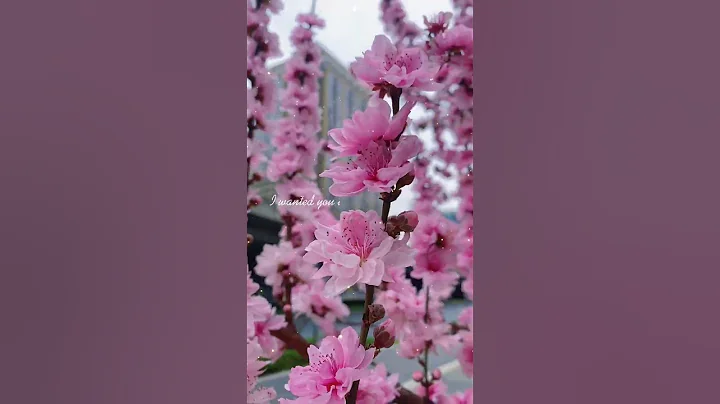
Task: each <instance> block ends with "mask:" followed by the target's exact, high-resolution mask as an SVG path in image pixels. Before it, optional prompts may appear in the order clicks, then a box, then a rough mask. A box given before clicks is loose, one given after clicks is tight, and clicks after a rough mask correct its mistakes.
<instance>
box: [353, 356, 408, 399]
mask: <svg viewBox="0 0 720 404" xmlns="http://www.w3.org/2000/svg"><path fill="white" fill-rule="evenodd" d="M398 378H399V375H398V374H397V373H395V374H392V375H388V372H387V368H386V367H385V365H384V364H382V363H381V364H379V365H377V366H376V367H375V368H374V369H372V370H371V371H370V374H369V375H368V376H366V377H364V378H362V379H360V386H359V388H358V395H357V404H387V403H390V402H392V401H393V400H394V399H395V397H397V395H398V391H397V387H396V385H397V382H398Z"/></svg>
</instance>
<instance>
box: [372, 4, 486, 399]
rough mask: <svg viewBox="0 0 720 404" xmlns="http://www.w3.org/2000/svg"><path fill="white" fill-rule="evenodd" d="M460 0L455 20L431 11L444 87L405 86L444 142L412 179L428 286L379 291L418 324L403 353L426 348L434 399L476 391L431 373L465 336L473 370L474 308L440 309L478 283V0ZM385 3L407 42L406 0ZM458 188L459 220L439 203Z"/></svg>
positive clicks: (420, 274)
mask: <svg viewBox="0 0 720 404" xmlns="http://www.w3.org/2000/svg"><path fill="white" fill-rule="evenodd" d="M453 4H454V6H455V12H456V15H457V17H456V18H455V19H454V20H453V13H450V12H442V13H439V14H437V15H435V16H430V17H425V18H424V23H425V27H426V30H425V34H426V40H425V44H424V46H423V49H422V50H423V51H424V52H425V53H426V54H427V55H428V60H429V61H430V63H434V64H436V65H439V66H440V68H439V71H438V72H437V74H436V75H435V76H434V81H435V83H436V84H438V85H440V86H441V88H439V89H437V91H435V92H433V93H432V94H427V93H423V92H421V91H420V89H411V91H406V92H405V96H406V97H407V98H408V99H409V100H411V102H417V103H418V104H419V105H420V106H422V107H423V109H425V110H426V111H427V112H429V114H428V115H429V116H428V118H426V120H424V121H421V122H419V124H416V125H415V128H417V129H420V130H422V129H426V128H429V129H431V130H432V131H433V134H434V140H435V142H436V144H437V149H436V150H427V151H426V153H425V155H424V156H421V157H420V158H419V159H418V161H417V170H416V181H415V183H414V184H413V185H414V190H415V191H416V193H417V195H418V198H417V200H416V203H415V206H414V208H415V210H416V212H417V213H418V214H419V215H420V217H421V218H422V219H421V221H420V224H419V225H418V227H417V229H415V231H414V232H413V235H412V238H411V240H410V244H411V245H412V246H413V248H415V250H416V254H415V257H416V263H415V266H414V267H413V270H412V271H411V274H410V276H411V277H413V278H416V279H422V281H423V290H421V291H420V292H419V293H418V294H417V295H412V294H410V293H408V292H413V291H414V289H410V288H409V287H408V286H406V287H405V288H398V289H399V290H392V289H393V288H392V287H391V288H389V290H387V291H385V292H382V293H381V295H380V296H379V298H380V299H381V300H382V301H383V304H384V306H385V307H386V308H388V307H392V306H391V304H395V305H397V306H398V307H399V309H398V310H392V312H393V313H401V314H398V315H399V316H401V317H402V318H403V322H404V323H405V324H411V326H407V325H406V326H405V327H406V330H404V332H401V333H399V337H400V338H401V341H402V343H401V347H400V353H401V355H403V356H406V357H411V358H412V357H417V356H421V355H422V356H424V357H421V358H420V359H419V362H420V364H421V366H422V367H423V369H424V372H417V374H416V378H415V379H416V381H418V382H419V383H420V386H419V391H418V393H419V394H420V395H426V396H428V397H429V398H430V399H431V400H433V401H434V402H446V403H463V402H467V401H466V400H467V399H468V395H470V396H471V394H472V392H471V390H468V391H467V392H465V393H464V394H461V395H455V396H447V395H446V394H445V390H446V388H445V386H444V384H443V383H442V382H441V381H440V377H435V376H437V373H439V371H438V370H437V369H436V370H435V371H433V372H432V374H430V372H429V369H428V366H429V364H428V363H427V353H428V352H429V351H431V350H433V349H435V347H436V346H440V347H443V348H446V349H448V348H451V347H453V346H454V345H455V344H458V343H459V344H460V348H459V353H458V360H459V362H460V363H461V366H462V369H463V371H464V372H465V374H466V375H467V376H468V377H472V358H473V357H472V352H473V345H472V308H469V309H467V310H466V311H465V312H463V313H462V314H461V316H460V318H459V320H458V323H456V324H452V325H449V324H447V323H445V321H444V319H443V318H442V314H441V313H442V301H443V300H444V299H446V298H447V297H449V295H450V294H451V293H452V291H453V290H454V288H455V287H456V285H457V282H458V281H459V280H460V278H463V279H464V281H463V283H462V290H463V292H464V293H465V294H466V296H467V297H468V298H470V299H472V284H473V282H472V277H473V271H472V262H473V261H472V257H473V249H472V247H473V242H472V237H473V236H472V234H473V233H472V155H473V154H472V124H473V122H472V69H473V50H472V43H473V35H472V1H468V0H464V1H462V0H455V1H454V2H453ZM389 5H392V6H389ZM380 9H381V20H382V21H383V23H384V25H385V29H386V32H388V33H389V34H390V35H392V36H393V37H394V38H395V40H396V43H398V44H401V43H403V39H405V38H406V37H405V36H404V35H403V34H402V33H401V32H400V33H398V31H397V27H398V26H403V25H404V22H403V21H402V18H404V15H405V14H404V11H403V10H402V5H401V4H400V2H396V1H383V2H381V6H380ZM389 21H392V26H391V25H390V24H389V23H388V22H389ZM453 173H454V174H455V175H454V177H455V179H456V181H457V183H458V184H459V185H458V188H457V190H456V191H455V193H454V195H448V194H447V193H446V192H444V190H443V187H442V186H441V185H440V184H439V181H438V180H436V179H435V178H437V177H439V179H440V181H442V180H446V179H449V178H452V177H453ZM451 196H452V197H455V198H457V199H458V200H459V209H458V213H457V218H458V220H459V221H460V223H459V224H456V223H454V222H451V221H450V220H448V219H446V218H445V217H444V216H443V215H442V214H441V213H440V211H439V209H438V207H439V206H440V205H442V204H443V203H445V202H447V201H448V200H449V199H450V197H451ZM395 285H398V283H396V284H395ZM425 285H428V286H425ZM429 285H432V287H430V286H429ZM423 294H424V296H423ZM422 303H424V306H425V309H424V310H422V306H421V304H422ZM413 308H414V309H415V310H414V311H413V310H412V309H413ZM408 317H409V318H408ZM391 318H392V317H391ZM470 400H471V397H470Z"/></svg>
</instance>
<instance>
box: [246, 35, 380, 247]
mask: <svg viewBox="0 0 720 404" xmlns="http://www.w3.org/2000/svg"><path fill="white" fill-rule="evenodd" d="M318 45H319V48H320V50H321V53H322V59H323V60H322V64H321V69H322V72H323V77H322V78H321V79H320V112H321V117H322V124H321V128H322V129H321V131H320V133H318V136H319V137H321V138H322V139H328V137H327V132H328V131H329V130H330V129H334V128H339V127H341V126H342V123H343V120H345V119H348V118H350V117H351V116H352V114H353V112H355V111H358V110H364V109H365V107H366V106H367V102H368V100H369V98H370V95H371V93H370V91H369V90H368V89H366V88H365V87H363V86H361V85H360V84H359V83H358V81H357V80H356V79H355V78H354V77H352V75H351V74H350V72H349V71H348V67H347V66H345V65H344V64H342V63H341V62H340V61H339V60H338V59H337V58H336V57H335V56H333V55H332V54H331V53H330V52H329V51H328V50H327V48H325V47H324V46H323V45H322V44H318ZM284 69H285V64H284V63H281V64H279V65H277V66H274V67H272V68H270V72H271V73H273V74H274V75H275V77H276V80H277V85H278V87H279V88H281V89H282V88H285V82H284V80H283V78H282V77H283V74H284ZM281 114H282V112H281V111H280V109H279V107H278V108H277V109H276V111H275V113H274V114H272V115H270V117H269V119H277V118H279V117H281ZM270 136H271V135H270V134H268V133H264V132H259V133H257V134H256V137H255V138H256V139H257V140H258V141H259V142H261V143H265V144H266V145H268V150H267V154H268V156H269V155H270V154H271V153H272V146H271V145H270ZM328 158H329V156H328V155H326V154H321V155H320V156H319V158H318V164H317V171H316V172H317V173H318V174H319V173H321V172H323V171H325V169H326V168H327V166H328V164H329V161H328ZM330 185H331V181H330V180H329V179H328V178H320V177H318V187H319V188H320V190H321V191H322V193H323V195H324V197H325V199H326V200H334V201H336V205H334V206H333V207H332V211H333V213H334V214H335V215H336V216H339V214H340V212H341V211H345V210H363V211H369V210H375V211H379V210H380V208H381V207H382V202H381V201H380V199H379V196H378V195H376V194H372V193H368V192H363V193H362V194H360V195H356V196H352V197H344V198H338V197H335V196H333V195H331V194H330V192H329V191H328V188H329V187H330ZM254 186H255V187H256V189H257V190H258V192H259V193H260V196H261V197H262V198H263V203H262V204H261V205H260V206H257V207H255V208H254V209H253V210H252V211H251V215H252V214H254V215H257V216H260V217H262V218H264V219H269V220H272V221H275V222H277V223H280V215H279V214H278V212H277V209H275V207H274V206H269V203H270V201H271V200H272V196H273V195H274V194H275V187H274V184H272V183H271V182H269V181H262V182H260V183H258V184H256V185H254ZM248 231H250V232H251V230H250V229H248ZM251 233H252V232H251Z"/></svg>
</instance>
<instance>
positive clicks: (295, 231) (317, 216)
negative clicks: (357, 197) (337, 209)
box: [279, 206, 337, 248]
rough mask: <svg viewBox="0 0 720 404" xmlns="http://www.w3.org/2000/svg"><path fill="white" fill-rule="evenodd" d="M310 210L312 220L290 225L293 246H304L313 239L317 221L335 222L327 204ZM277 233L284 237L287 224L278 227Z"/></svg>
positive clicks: (327, 223) (329, 224) (331, 224)
mask: <svg viewBox="0 0 720 404" xmlns="http://www.w3.org/2000/svg"><path fill="white" fill-rule="evenodd" d="M312 212H313V218H312V220H307V221H301V222H299V223H295V224H294V225H293V226H292V234H291V242H292V245H293V247H295V248H305V247H307V246H308V245H309V244H310V243H311V242H312V241H313V240H315V229H316V228H317V224H318V223H320V224H322V225H325V226H333V225H334V224H335V223H337V219H336V218H335V216H333V214H332V213H330V210H329V209H328V208H327V206H322V207H320V208H319V209H318V208H317V207H316V209H312ZM279 234H280V237H281V238H284V237H286V235H287V225H285V226H283V227H282V228H281V229H280V233H279Z"/></svg>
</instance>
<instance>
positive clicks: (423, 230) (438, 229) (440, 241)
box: [410, 212, 458, 251]
mask: <svg viewBox="0 0 720 404" xmlns="http://www.w3.org/2000/svg"><path fill="white" fill-rule="evenodd" d="M457 227H458V225H457V223H454V222H452V221H450V220H449V219H448V218H446V217H445V216H443V215H442V214H440V213H439V212H434V213H433V214H430V215H426V216H424V217H423V220H422V221H421V222H420V223H419V224H418V227H417V228H416V229H415V231H413V232H412V235H411V236H410V245H411V246H412V247H413V248H417V249H418V250H419V251H424V250H426V249H427V248H428V247H431V246H432V247H434V248H437V249H439V250H444V251H455V250H456V242H457V240H456V235H457Z"/></svg>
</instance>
